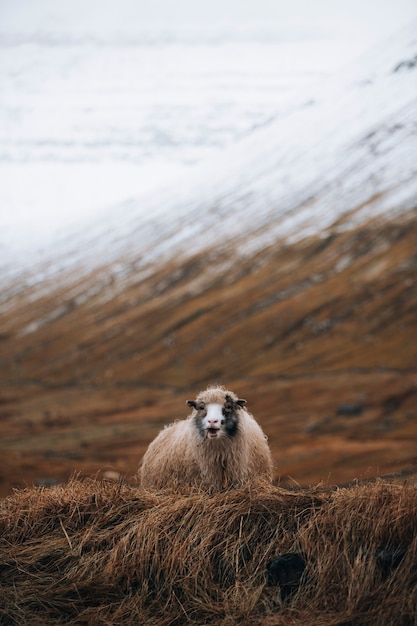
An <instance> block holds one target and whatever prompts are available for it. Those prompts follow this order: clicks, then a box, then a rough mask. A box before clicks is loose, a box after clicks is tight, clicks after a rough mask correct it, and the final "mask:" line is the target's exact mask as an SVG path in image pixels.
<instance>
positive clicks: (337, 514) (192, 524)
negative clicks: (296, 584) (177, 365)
mask: <svg viewBox="0 0 417 626" xmlns="http://www.w3.org/2000/svg"><path fill="white" fill-rule="evenodd" d="M0 537H1V539H0V546H1V552H0V574H1V580H2V585H1V589H0V623H1V624H34V625H36V624H39V625H41V624H42V626H48V625H49V624H51V625H52V624H77V625H78V624H94V625H96V624H103V625H104V624H106V625H107V624H112V625H117V624H123V626H129V625H130V624H132V625H133V624H135V625H137V624H148V625H151V626H152V625H154V626H156V625H157V626H168V625H170V626H173V625H174V624H175V625H178V624H194V625H198V626H201V625H202V624H213V625H220V624H221V625H222V626H231V625H234V624H240V625H242V626H244V625H254V624H262V625H265V626H278V625H285V626H289V625H296V624H299V625H303V626H309V625H311V626H313V625H314V626H318V625H325V624H326V625H336V624H337V625H340V626H341V625H342V624H345V625H348V624H350V625H357V626H363V625H365V624H366V625H371V624H373V625H378V626H391V625H392V626H394V625H395V626H409V625H411V624H415V623H417V618H416V615H417V558H416V557H417V490H416V488H415V487H412V486H399V485H392V484H385V483H383V482H377V483H374V484H368V485H359V486H356V487H351V488H347V489H340V490H337V491H332V490H330V489H326V488H317V489H314V490H308V491H299V492H289V491H285V490H283V489H279V488H276V487H269V488H265V490H263V491H261V492H255V491H252V490H251V489H249V488H248V489H245V490H236V491H229V492H226V493H220V494H216V495H213V496H210V497H209V496H207V495H205V494H203V493H199V492H197V491H192V492H182V493H163V494H157V493H150V492H147V491H144V490H142V489H140V488H138V487H136V486H134V485H127V484H122V483H120V484H115V483H106V482H101V481H98V480H92V479H88V480H79V479H73V480H72V481H70V482H69V484H68V485H66V486H63V487H55V488H52V489H49V490H47V489H30V490H25V491H20V492H16V493H15V494H14V495H12V496H10V497H8V498H7V499H5V500H3V501H2V502H1V504H0ZM378 547H387V548H389V547H391V548H393V547H394V548H395V547H400V548H402V549H405V550H406V553H405V557H404V559H403V561H402V562H401V564H400V566H399V567H398V568H397V569H394V570H392V571H391V572H390V574H389V575H388V577H386V578H384V577H383V576H382V573H381V571H380V570H379V569H378V565H377V562H376V559H375V551H376V550H377V548H378ZM288 551H301V552H303V553H305V555H306V557H307V570H306V580H305V582H304V583H303V584H302V585H301V587H300V589H299V591H298V592H297V593H296V594H295V595H294V596H292V597H291V598H289V599H286V600H281V598H280V594H279V590H278V589H277V588H276V587H268V586H267V585H266V580H267V577H266V565H267V563H268V561H269V560H270V559H271V558H273V557H274V556H276V555H279V554H281V553H283V552H288Z"/></svg>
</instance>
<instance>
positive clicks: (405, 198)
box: [9, 23, 417, 278]
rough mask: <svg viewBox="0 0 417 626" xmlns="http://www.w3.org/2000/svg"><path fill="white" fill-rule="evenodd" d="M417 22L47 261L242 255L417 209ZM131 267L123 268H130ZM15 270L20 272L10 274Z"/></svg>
mask: <svg viewBox="0 0 417 626" xmlns="http://www.w3.org/2000/svg"><path fill="white" fill-rule="evenodd" d="M416 33H417V23H414V24H412V25H411V26H410V27H409V28H407V29H406V30H404V31H401V32H400V33H399V34H398V35H396V36H395V37H392V38H391V39H390V40H389V41H387V42H384V44H381V45H378V46H377V47H376V48H374V49H372V50H371V51H370V52H369V53H367V54H366V55H365V56H364V57H363V58H361V59H360V60H359V61H358V62H357V63H355V64H353V65H352V66H350V67H349V68H347V70H346V71H345V72H343V74H341V75H338V76H335V77H334V79H333V80H328V79H327V80H326V81H324V82H322V83H321V84H319V85H317V87H316V92H315V93H316V97H315V99H314V100H312V101H309V102H305V103H303V104H301V105H300V106H298V107H297V108H296V109H295V110H291V111H289V112H287V114H283V115H281V117H280V118H279V119H278V120H276V121H274V122H272V123H270V124H269V125H266V126H264V127H263V128H262V129H260V130H258V131H256V132H253V133H252V134H251V135H249V136H248V137H247V138H245V139H242V140H240V141H239V142H237V143H236V144H235V145H233V146H232V147H231V148H230V149H227V150H225V151H224V153H223V154H222V157H221V158H220V159H219V158H217V159H216V160H215V161H209V162H204V163H203V164H202V165H201V166H200V167H199V168H197V170H195V171H194V176H193V177H192V178H190V177H189V176H187V177H183V178H179V179H178V180H177V181H175V184H171V185H170V186H168V187H167V188H165V189H163V190H160V191H159V192H158V193H153V194H152V196H150V197H142V198H140V199H138V200H131V201H129V202H127V203H124V204H122V205H119V206H115V207H113V208H112V209H111V210H109V212H108V213H107V214H104V217H103V218H102V219H101V220H100V222H99V223H98V222H97V221H95V222H92V223H86V224H85V226H84V227H83V229H82V230H81V231H80V232H78V233H72V234H69V235H68V237H67V238H66V240H63V241H59V242H57V243H56V246H54V247H52V248H51V250H50V251H49V252H48V253H47V254H46V256H45V258H44V259H43V260H42V261H41V262H40V263H39V268H41V267H42V270H41V269H39V273H38V278H39V277H40V276H43V273H42V272H44V271H45V270H46V273H49V271H50V270H51V268H53V271H56V269H62V268H66V267H68V266H70V267H71V266H73V265H74V264H75V265H80V266H82V267H83V268H84V271H89V270H91V269H93V268H94V267H97V266H99V265H101V264H107V263H109V262H112V263H114V262H116V261H117V260H120V261H122V262H123V263H125V262H131V261H132V259H136V260H138V261H139V265H145V264H146V263H148V262H152V261H161V260H162V259H167V258H169V257H171V256H172V255H178V254H185V255H187V254H190V253H194V252H195V251H200V250H201V249H202V248H203V247H210V248H216V247H222V246H224V245H225V244H226V243H227V242H228V241H229V240H230V238H231V237H232V238H233V240H234V242H235V243H237V242H239V241H240V246H239V248H240V251H241V253H243V254H247V253H248V252H254V251H256V249H259V248H262V247H264V246H266V245H268V244H270V243H271V242H273V241H275V240H276V239H285V240H289V241H296V240H299V239H300V238H303V237H305V236H306V235H308V234H312V233H316V234H317V233H324V232H325V231H326V230H327V229H329V228H331V227H332V225H334V224H335V223H336V222H337V224H338V226H337V227H338V228H339V229H340V228H347V227H348V226H349V225H351V224H357V223H358V222H361V221H363V220H366V219H369V218H372V217H377V216H380V217H382V216H386V215H388V216H391V215H393V214H394V213H401V212H404V211H408V210H409V209H412V208H415V205H416V198H417V159H416V154H417V126H416V119H417V61H416V59H417V34H416ZM123 263H122V264H123ZM9 270H10V268H9Z"/></svg>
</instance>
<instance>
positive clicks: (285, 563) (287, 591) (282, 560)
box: [266, 552, 306, 599]
mask: <svg viewBox="0 0 417 626" xmlns="http://www.w3.org/2000/svg"><path fill="white" fill-rule="evenodd" d="M305 568H306V562H305V557H304V555H303V554H302V553H301V552H288V553H286V554H281V555H280V556H277V557H275V558H274V559H272V561H269V563H268V564H267V566H266V569H267V573H268V586H270V587H273V586H277V587H279V588H280V593H281V598H282V599H285V598H288V597H289V596H291V595H292V594H293V593H295V592H296V591H297V589H298V588H299V586H300V584H301V580H302V577H303V574H304V570H305Z"/></svg>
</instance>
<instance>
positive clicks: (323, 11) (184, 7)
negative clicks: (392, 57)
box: [0, 0, 417, 40]
mask: <svg viewBox="0 0 417 626" xmlns="http://www.w3.org/2000/svg"><path fill="white" fill-rule="evenodd" d="M416 16H417V4H416V0H314V2H313V1H312V0H291V2H289V1H288V0H210V2H207V1H206V0H204V1H203V0H152V1H149V0H0V32H26V33H27V32H39V31H56V32H68V31H70V32H74V31H79V32H83V33H85V32H88V33H96V34H105V33H106V32H114V31H119V32H128V33H132V32H134V31H135V29H139V28H143V27H145V26H149V25H159V26H172V27H174V28H175V26H196V27H204V26H211V25H214V24H224V25H241V24H247V23H251V22H257V21H289V22H290V23H294V22H301V23H305V22H307V23H311V28H312V31H313V30H314V28H316V26H317V24H321V25H323V24H324V25H325V28H326V29H327V31H328V33H332V32H333V34H334V35H335V36H339V35H340V34H341V33H342V34H343V33H344V32H345V33H346V34H347V36H350V37H355V36H358V37H369V39H370V40H374V39H380V38H382V37H384V36H386V35H387V34H390V33H391V32H394V31H395V30H398V29H399V28H401V26H403V25H405V24H407V23H408V22H410V20H411V19H413V17H416ZM321 31H323V28H321Z"/></svg>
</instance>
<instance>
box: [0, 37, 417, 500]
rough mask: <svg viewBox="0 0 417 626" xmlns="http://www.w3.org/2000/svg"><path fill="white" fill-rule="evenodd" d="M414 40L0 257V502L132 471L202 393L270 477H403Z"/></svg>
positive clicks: (414, 261)
mask: <svg viewBox="0 0 417 626" xmlns="http://www.w3.org/2000/svg"><path fill="white" fill-rule="evenodd" d="M415 46H416V41H415V37H414V31H411V29H410V32H409V33H408V35H407V36H404V33H403V34H401V37H397V38H394V39H393V40H392V41H391V42H389V43H388V44H387V45H385V46H384V47H383V48H382V49H381V48H378V49H377V50H376V51H374V52H373V53H372V54H370V55H368V57H366V58H365V60H364V61H363V62H362V63H361V64H360V72H359V73H358V68H356V70H355V68H352V69H351V71H350V73H349V72H348V75H347V76H346V77H344V78H343V80H342V79H340V80H338V81H335V85H334V86H333V87H328V88H326V87H325V86H323V89H322V96H321V98H320V99H318V100H317V101H316V102H314V103H311V104H309V105H306V106H302V107H300V108H298V109H297V110H295V111H294V112H293V113H292V114H291V115H288V116H287V117H285V118H283V119H279V120H277V122H275V123H274V124H272V125H271V126H270V127H268V128H264V129H261V130H260V131H258V132H257V133H254V135H253V136H250V137H249V138H248V139H247V140H245V141H243V142H240V143H239V144H238V145H237V146H235V147H234V148H232V149H231V150H230V151H229V152H228V153H227V154H225V156H224V162H223V163H217V164H216V167H214V166H210V167H208V166H205V168H202V170H201V172H200V178H198V179H196V180H195V181H194V182H191V181H188V184H187V185H185V184H184V186H183V187H181V185H180V184H178V187H177V188H175V189H171V190H165V192H164V193H162V192H161V194H160V195H159V196H157V197H155V198H152V199H150V200H149V205H148V206H147V209H146V210H144V208H143V206H140V203H139V204H138V203H135V202H134V201H133V202H131V203H129V205H128V206H127V205H126V206H122V207H116V208H115V209H114V210H113V211H112V212H110V213H109V214H108V215H107V217H106V219H103V220H102V221H101V223H100V224H86V226H85V228H84V230H83V232H81V233H72V234H69V235H68V238H67V239H66V240H65V241H61V242H56V244H55V246H54V247H53V248H52V249H51V250H49V251H47V252H46V253H45V254H44V256H43V258H42V259H37V258H33V259H26V261H25V262H24V263H23V265H22V266H19V264H18V263H17V262H14V260H13V259H9V260H8V262H7V263H5V262H3V272H2V295H1V309H0V328H1V335H0V342H1V343H0V385H1V387H0V417H1V424H2V426H1V429H2V437H1V440H0V447H1V454H2V460H3V463H2V467H1V469H0V490H1V493H2V494H6V493H8V492H9V491H10V489H11V487H12V486H17V485H20V486H21V485H25V484H31V483H32V482H34V481H41V482H42V481H51V480H52V481H53V480H58V481H62V480H66V479H67V478H68V477H69V476H70V474H71V473H72V471H74V470H79V471H82V472H85V473H94V472H98V471H104V470H115V471H117V472H121V473H122V474H126V475H128V476H132V475H133V474H134V473H135V472H136V468H137V465H138V462H139V459H140V457H141V455H142V454H143V452H144V450H145V448H146V446H147V444H148V443H149V441H150V440H151V439H152V438H153V437H154V436H155V434H156V433H157V432H158V431H159V429H160V428H161V427H162V426H163V425H164V424H166V423H168V422H170V421H172V420H173V419H177V418H181V417H185V416H186V415H187V409H186V407H185V400H186V399H187V398H189V397H194V396H195V394H196V393H197V392H198V391H199V390H200V389H201V388H204V387H206V386H207V384H209V383H212V382H218V383H223V384H225V385H227V387H228V388H231V389H233V390H234V391H236V392H237V393H238V394H239V395H240V396H242V397H244V398H246V399H247V400H248V407H249V410H251V411H252V412H253V414H254V415H255V417H256V418H257V420H258V421H259V422H260V423H261V425H262V427H263V429H264V430H265V432H266V433H267V434H268V437H269V441H270V445H271V448H272V451H273V455H274V459H275V461H276V480H277V481H280V482H281V484H284V485H285V484H293V482H294V481H295V482H296V483H298V484H301V485H309V484H310V485H311V484H317V483H318V482H319V481H320V480H328V481H330V482H331V483H343V482H350V481H353V480H355V479H356V478H363V477H367V476H374V475H379V474H387V473H390V474H391V473H394V474H398V475H400V476H401V475H408V474H412V473H414V472H415V471H416V456H417V455H416V449H417V448H416V439H417V425H416V424H417V422H416V419H415V418H416V409H415V407H416V397H417V358H416V357H417V345H416V340H415V329H416V321H417V319H416V318H417V316H416V311H417V281H416V273H417V257H416V252H415V241H416V237H417V176H416V173H417V171H416V170H417V168H416V162H415V154H416V148H417V132H416V127H415V121H414V120H415V119H416V115H415V114H416V112H417V101H416V97H415V88H414V85H415V74H416V69H417V65H416V63H415V58H416V47H415ZM355 72H356V73H355ZM394 95H395V97H394ZM226 165H227V167H226ZM20 261H21V260H20Z"/></svg>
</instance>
